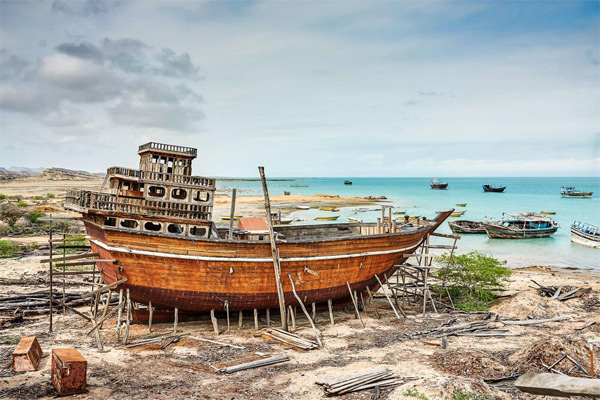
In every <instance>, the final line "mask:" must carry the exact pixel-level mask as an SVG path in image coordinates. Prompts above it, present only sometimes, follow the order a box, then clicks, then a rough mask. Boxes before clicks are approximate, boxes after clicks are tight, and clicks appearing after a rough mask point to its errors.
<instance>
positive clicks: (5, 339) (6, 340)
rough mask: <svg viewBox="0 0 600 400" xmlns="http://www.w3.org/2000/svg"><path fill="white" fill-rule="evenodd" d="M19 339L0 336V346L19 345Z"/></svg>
mask: <svg viewBox="0 0 600 400" xmlns="http://www.w3.org/2000/svg"><path fill="white" fill-rule="evenodd" d="M19 340H20V339H19V338H14V337H8V336H0V344H12V345H15V344H19Z"/></svg>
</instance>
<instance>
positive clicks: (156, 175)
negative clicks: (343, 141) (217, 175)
mask: <svg viewBox="0 0 600 400" xmlns="http://www.w3.org/2000/svg"><path fill="white" fill-rule="evenodd" d="M106 174H107V175H109V176H110V175H121V176H125V177H130V178H137V179H146V180H150V181H156V182H173V183H179V184H182V185H193V186H202V189H209V190H212V189H214V188H215V183H216V180H215V179H212V178H205V177H202V176H192V175H179V174H168V173H166V172H157V171H144V170H139V169H131V168H124V167H110V168H108V169H107V170H106Z"/></svg>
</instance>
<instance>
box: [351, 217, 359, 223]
mask: <svg viewBox="0 0 600 400" xmlns="http://www.w3.org/2000/svg"><path fill="white" fill-rule="evenodd" d="M348 221H350V222H357V223H361V222H362V219H358V218H352V217H348Z"/></svg>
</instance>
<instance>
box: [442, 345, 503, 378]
mask: <svg viewBox="0 0 600 400" xmlns="http://www.w3.org/2000/svg"><path fill="white" fill-rule="evenodd" d="M433 362H434V365H435V367H436V368H437V369H438V370H440V371H443V372H446V373H449V374H452V375H459V376H467V377H471V378H482V379H484V378H485V379H488V378H500V377H503V376H507V375H509V374H510V368H508V367H506V366H505V365H503V364H502V363H500V362H499V361H497V360H496V359H495V358H493V357H492V356H491V355H489V354H487V353H484V352H482V351H476V350H466V349H459V350H447V351H440V352H437V353H435V354H434V355H433Z"/></svg>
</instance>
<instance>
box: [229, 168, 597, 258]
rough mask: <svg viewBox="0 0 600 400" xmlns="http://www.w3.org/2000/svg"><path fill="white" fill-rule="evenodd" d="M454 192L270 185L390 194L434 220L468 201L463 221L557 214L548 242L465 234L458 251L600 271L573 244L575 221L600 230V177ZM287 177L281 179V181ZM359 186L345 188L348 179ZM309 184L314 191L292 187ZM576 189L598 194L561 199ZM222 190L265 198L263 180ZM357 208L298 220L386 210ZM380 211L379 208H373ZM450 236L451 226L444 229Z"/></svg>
mask: <svg viewBox="0 0 600 400" xmlns="http://www.w3.org/2000/svg"><path fill="white" fill-rule="evenodd" d="M437 178H438V179H439V180H441V181H442V182H448V183H449V187H448V190H431V189H430V187H429V182H430V181H431V178H352V177H347V178H289V179H294V180H293V181H269V182H268V187H269V193H270V194H272V195H276V194H277V195H281V194H283V192H284V191H289V192H291V193H292V194H299V195H314V194H331V195H340V196H342V197H345V196H358V197H364V196H369V195H372V196H381V195H383V196H386V197H387V198H388V201H389V203H388V204H390V205H393V206H394V207H396V208H397V209H398V210H407V214H410V215H421V216H426V217H428V218H433V217H434V216H435V211H436V210H444V209H449V208H456V209H463V208H462V207H457V206H456V204H459V203H467V207H466V210H467V212H466V213H465V214H464V215H463V216H462V217H461V218H453V219H468V220H475V221H481V220H483V219H484V218H486V217H494V218H498V219H499V218H500V217H501V216H502V213H503V212H508V213H511V212H529V211H533V212H540V211H556V215H554V216H551V218H553V219H555V220H556V221H557V222H558V223H559V224H560V226H561V228H560V229H559V230H558V232H557V233H556V234H554V235H553V236H552V237H550V238H543V239H522V240H507V239H488V237H487V235H463V236H462V239H461V240H460V241H459V242H458V245H457V246H458V252H460V253H463V252H468V251H472V250H477V251H479V252H482V253H486V254H492V255H493V256H495V257H497V258H499V259H501V260H507V261H508V264H509V265H511V266H527V265H557V266H574V267H578V268H594V269H600V249H592V248H587V247H584V246H581V245H578V244H576V243H572V242H571V232H570V226H571V224H572V223H573V221H576V220H577V221H583V222H587V223H590V224H593V225H596V226H600V178H598V177H592V178H572V177H570V178H444V177H437ZM276 179H281V178H276ZM345 179H348V180H350V181H352V182H353V184H352V185H351V186H347V185H344V180H345ZM486 183H487V184H492V185H494V186H499V185H501V186H506V187H507V188H506V190H505V192H504V193H485V192H484V191H483V189H482V187H481V186H482V185H483V184H486ZM291 185H308V187H291ZM566 185H569V186H575V187H576V188H577V189H579V190H582V191H593V192H594V195H593V196H592V198H591V199H569V198H562V197H561V196H560V187H561V186H566ZM217 186H218V188H219V189H221V190H230V189H231V188H237V189H238V193H239V194H240V195H244V194H262V186H261V183H260V182H259V181H219V180H218V178H217ZM353 208H354V207H347V208H342V209H341V210H340V212H339V213H327V212H323V211H319V210H315V209H311V210H309V211H297V212H294V213H292V214H291V216H292V217H297V218H301V219H304V221H300V222H294V223H295V224H299V223H310V224H313V223H317V222H316V221H314V218H315V216H317V215H335V214H340V218H339V219H338V221H337V222H347V217H348V216H355V217H357V218H360V219H362V220H363V221H365V222H374V221H376V219H377V217H378V216H381V211H371V212H366V213H358V214H356V215H354V213H353V211H352V209H353ZM372 208H375V205H374V206H373V207H372ZM439 232H442V233H450V232H451V231H450V228H449V227H448V224H446V223H444V224H443V226H442V228H441V229H440V230H439Z"/></svg>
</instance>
